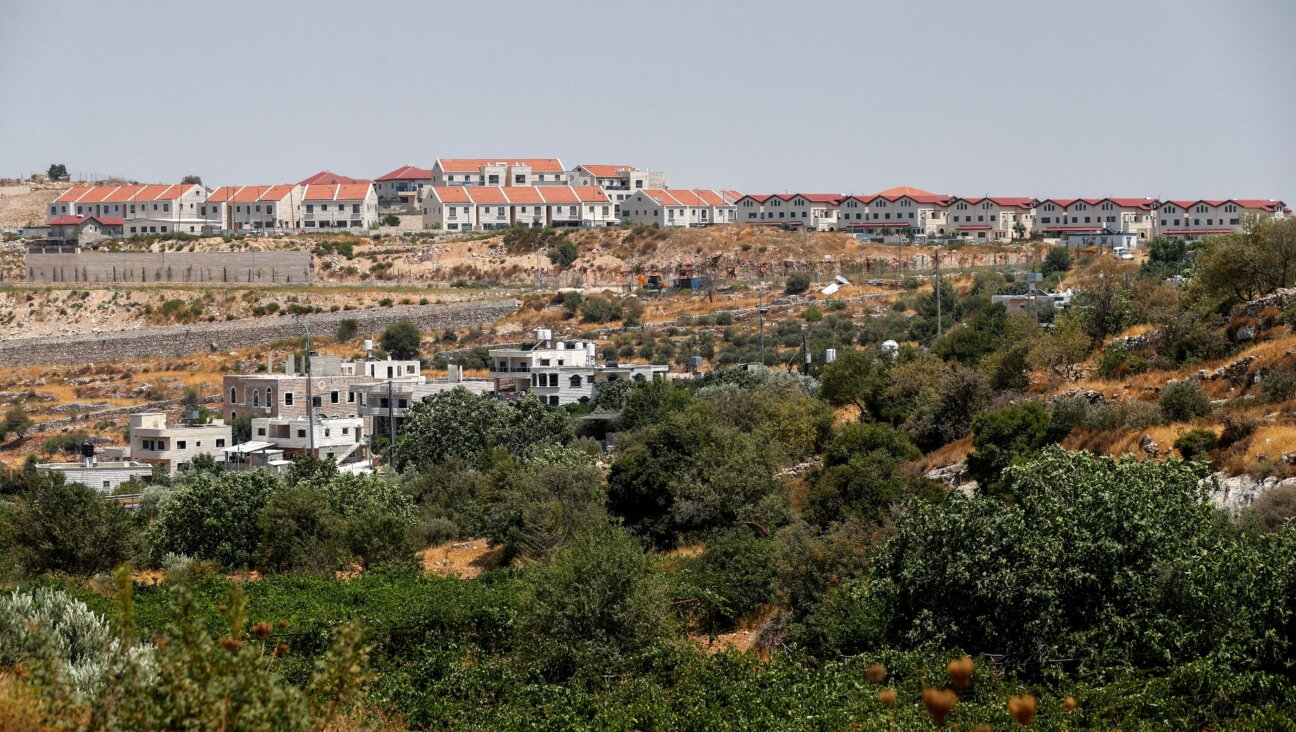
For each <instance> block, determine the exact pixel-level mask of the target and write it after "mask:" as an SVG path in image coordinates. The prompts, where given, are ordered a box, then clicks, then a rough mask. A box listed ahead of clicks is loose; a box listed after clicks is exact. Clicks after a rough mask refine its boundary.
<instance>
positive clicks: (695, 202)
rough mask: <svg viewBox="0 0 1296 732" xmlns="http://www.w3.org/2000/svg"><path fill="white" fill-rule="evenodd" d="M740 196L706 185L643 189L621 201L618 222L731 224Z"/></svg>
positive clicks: (735, 192) (650, 224)
mask: <svg viewBox="0 0 1296 732" xmlns="http://www.w3.org/2000/svg"><path fill="white" fill-rule="evenodd" d="M740 198H742V194H741V193H739V192H738V191H717V190H713V189H710V188H693V189H689V188H663V189H645V190H642V191H636V192H635V193H634V195H632V196H630V197H629V198H627V199H626V200H625V201H623V202H622V203H621V221H622V222H624V223H629V224H636V225H644V226H652V225H654V224H656V225H658V226H669V227H678V228H692V227H698V226H713V225H716V224H732V223H734V222H735V220H736V211H737V209H736V208H735V206H734V203H735V202H737V201H738V199H740Z"/></svg>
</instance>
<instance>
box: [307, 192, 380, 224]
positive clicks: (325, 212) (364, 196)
mask: <svg viewBox="0 0 1296 732" xmlns="http://www.w3.org/2000/svg"><path fill="white" fill-rule="evenodd" d="M302 209H303V210H302V216H301V218H302V228H303V229H306V230H307V231H310V230H318V229H372V228H376V227H377V226H378V194H377V193H375V192H374V187H373V184H372V183H342V184H321V185H308V186H306V187H305V191H304V192H303V194H302Z"/></svg>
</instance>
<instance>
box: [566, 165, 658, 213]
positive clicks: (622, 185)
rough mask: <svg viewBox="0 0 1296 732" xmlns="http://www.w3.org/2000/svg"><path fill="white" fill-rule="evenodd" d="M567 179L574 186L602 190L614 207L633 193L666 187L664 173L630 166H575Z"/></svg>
mask: <svg viewBox="0 0 1296 732" xmlns="http://www.w3.org/2000/svg"><path fill="white" fill-rule="evenodd" d="M567 179H568V181H569V182H570V183H571V185H574V186H597V187H598V188H602V189H603V192H604V193H606V194H607V197H608V200H610V201H611V202H612V204H613V205H614V206H619V205H620V204H621V202H622V201H625V200H626V199H627V198H629V197H630V196H631V195H633V194H634V192H635V191H642V190H645V189H660V188H665V187H666V174H665V173H663V172H661V171H658V170H640V169H639V168H636V167H633V166H630V165H595V164H585V165H577V166H576V167H575V168H572V169H571V171H570V172H568V174H567ZM614 210H615V209H614Z"/></svg>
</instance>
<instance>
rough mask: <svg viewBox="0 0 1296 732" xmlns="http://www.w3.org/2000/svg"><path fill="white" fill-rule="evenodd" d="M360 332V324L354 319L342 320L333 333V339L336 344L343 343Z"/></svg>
mask: <svg viewBox="0 0 1296 732" xmlns="http://www.w3.org/2000/svg"><path fill="white" fill-rule="evenodd" d="M358 332H360V323H359V322H357V321H356V319H355V318H343V319H342V320H340V321H338V324H337V330H335V331H334V332H333V338H334V339H335V340H336V341H337V342H338V343H345V342H347V341H349V340H351V339H352V338H355V337H356V333H358Z"/></svg>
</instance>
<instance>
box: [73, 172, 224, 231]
mask: <svg viewBox="0 0 1296 732" xmlns="http://www.w3.org/2000/svg"><path fill="white" fill-rule="evenodd" d="M206 201H207V189H205V188H203V187H202V186H201V185H198V184H197V183H194V184H183V183H182V184H176V185H167V184H161V185H138V184H133V185H90V186H73V187H71V188H69V189H68V190H66V191H63V193H61V194H59V196H58V197H57V198H55V199H54V200H53V201H51V202H50V204H49V207H48V214H49V216H48V218H51V219H52V218H55V217H57V216H65V215H76V216H94V217H96V218H99V219H101V220H102V218H103V217H109V218H119V219H122V220H123V233H124V234H125V235H126V236H131V235H139V234H171V233H185V234H199V233H202V229H203V226H204V225H205V224H206V223H207V220H206V217H204V216H203V215H202V213H201V211H200V209H199V207H200V206H201V205H202V204H203V203H205V202H206Z"/></svg>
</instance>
